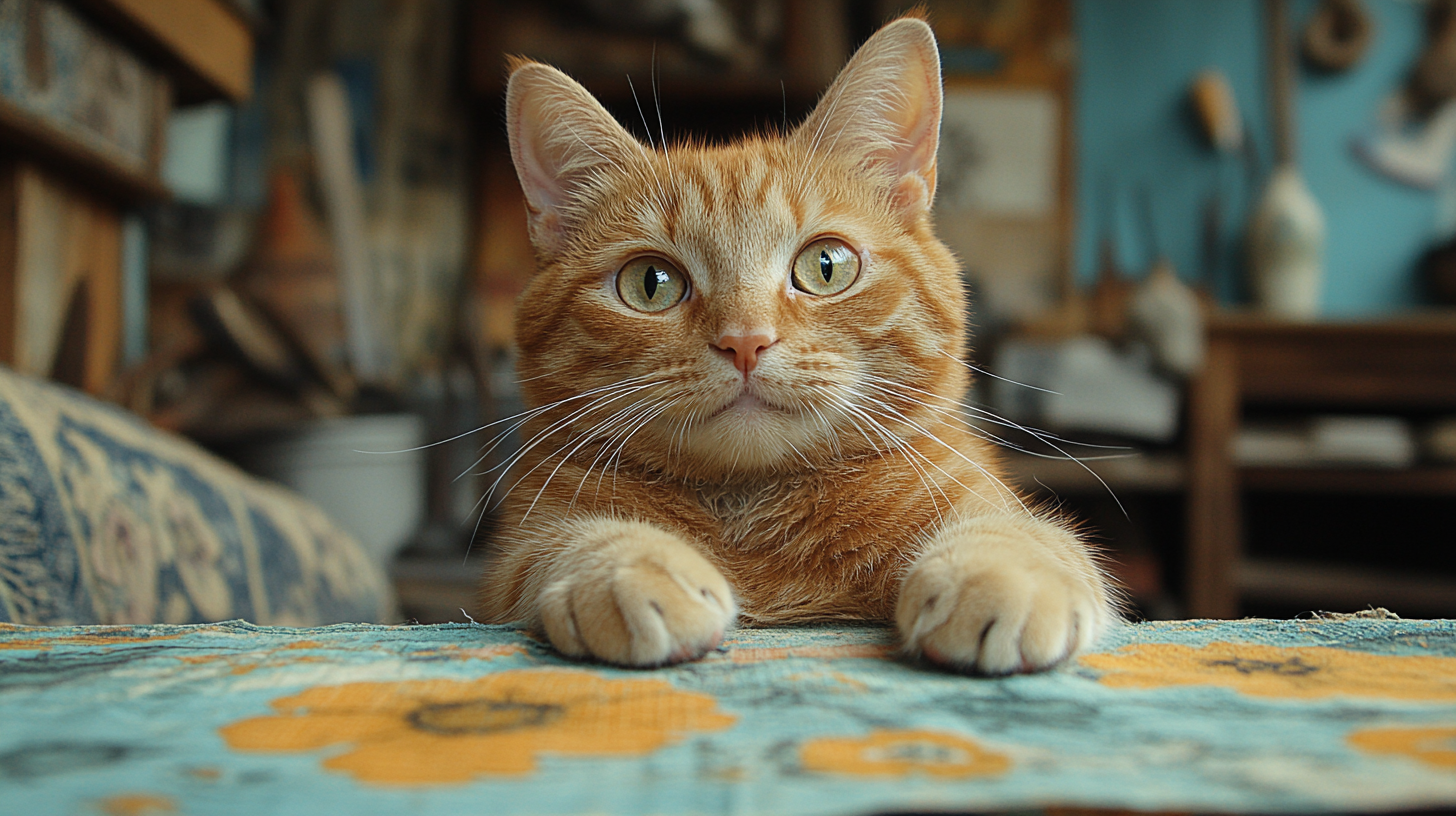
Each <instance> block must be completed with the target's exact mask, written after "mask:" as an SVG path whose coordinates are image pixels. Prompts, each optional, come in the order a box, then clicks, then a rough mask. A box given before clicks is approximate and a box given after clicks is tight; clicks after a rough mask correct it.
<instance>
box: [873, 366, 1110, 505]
mask: <svg viewBox="0 0 1456 816" xmlns="http://www.w3.org/2000/svg"><path fill="white" fill-rule="evenodd" d="M873 379H876V380H882V381H883V382H887V383H890V384H892V385H896V386H897V387H901V388H908V389H910V390H912V391H920V389H917V388H913V387H912V386H905V385H902V384H899V383H895V382H893V381H891V380H884V379H883V378H880V377H874V378H873ZM872 387H873V385H872ZM922 393H926V394H929V393H930V392H922ZM902 396H903V395H902ZM931 396H936V397H937V398H939V399H946V398H944V397H939V396H938V395H934V394H931ZM905 398H906V399H912V398H910V397H905ZM946 401H947V402H950V403H952V404H953V405H956V406H958V407H962V408H968V409H972V410H975V411H977V412H978V413H981V414H985V415H987V416H989V417H990V418H991V420H992V421H994V422H995V423H996V424H999V425H1004V426H1006V427H1010V428H1015V429H1017V430H1020V431H1022V432H1024V433H1026V434H1029V435H1030V436H1032V437H1034V438H1036V439H1037V440H1038V441H1040V442H1041V443H1042V444H1044V445H1046V446H1047V447H1049V448H1051V449H1052V450H1054V451H1056V452H1057V453H1059V454H1061V457H1060V458H1062V459H1065V460H1067V461H1071V462H1076V463H1077V464H1078V466H1080V467H1081V468H1082V469H1083V470H1085V471H1087V473H1088V474H1090V475H1091V476H1092V478H1094V479H1096V480H1097V482H1098V483H1099V484H1101V485H1102V487H1103V489H1104V490H1106V491H1107V495H1108V496H1109V497H1111V499H1112V501H1113V502H1114V503H1115V504H1116V505H1117V509H1118V510H1119V511H1121V512H1122V514H1123V516H1124V517H1129V516H1128V513H1127V508H1126V507H1124V506H1123V504H1122V499H1119V498H1118V497H1117V493H1116V492H1115V491H1114V490H1113V489H1112V486H1111V485H1109V484H1108V483H1107V481H1106V480H1105V479H1103V478H1102V476H1101V474H1099V473H1097V471H1095V470H1093V469H1092V468H1091V467H1089V466H1088V465H1087V462H1086V461H1084V460H1083V459H1081V458H1078V457H1076V456H1073V455H1072V454H1070V453H1068V452H1067V451H1066V450H1064V449H1063V448H1061V447H1060V446H1058V445H1057V444H1056V442H1060V441H1063V440H1061V439H1058V438H1057V437H1055V436H1053V435H1051V434H1047V433H1044V432H1041V431H1037V430H1035V429H1033V428H1028V427H1026V426H1024V425H1021V424H1020V423H1017V422H1012V421H1011V420H1008V419H1005V418H1003V417H999V416H996V415H995V414H993V413H991V412H990V411H986V410H985V409H980V408H975V407H974V406H970V405H966V404H965V403H961V402H956V401H954V400H948V399H947V400H946ZM922 404H923V403H922ZM926 407H930V406H926ZM962 422H964V420H962ZM966 424H967V425H969V423H966ZM990 436H991V438H992V439H994V440H996V441H998V442H999V441H1000V440H999V438H997V437H995V436H994V434H992V435H990ZM982 438H983V439H984V438H986V437H985V436H983V437H982ZM1053 440H1055V441H1053ZM1074 444H1075V443H1074ZM1008 447H1014V446H1009V445H1008ZM1096 447H1105V446H1096ZM1028 453H1030V451H1028ZM1047 458H1056V457H1047ZM967 461H969V460H967ZM1088 461H1090V460H1088Z"/></svg>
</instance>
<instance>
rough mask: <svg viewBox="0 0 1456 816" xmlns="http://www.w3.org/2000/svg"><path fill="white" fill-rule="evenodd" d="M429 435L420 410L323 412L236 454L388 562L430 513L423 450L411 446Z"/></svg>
mask: <svg viewBox="0 0 1456 816" xmlns="http://www.w3.org/2000/svg"><path fill="white" fill-rule="evenodd" d="M424 436H425V423H424V420H423V419H421V418H420V417H418V416H416V415H414V414H376V415H367V416H351V417H339V418H336V419H320V420H314V421H311V422H307V423H304V424H301V425H298V426H295V427H294V428H292V429H290V430H288V431H286V432H283V433H280V434H278V435H276V436H270V437H269V438H267V439H266V440H263V441H260V442H258V443H256V444H252V445H249V446H247V448H245V449H244V450H242V451H239V453H238V460H239V464H241V465H242V466H243V467H244V468H246V469H247V470H250V471H252V472H253V473H256V474H258V475H259V476H262V477H263V478H265V479H272V480H273V481H276V482H279V483H281V484H283V485H285V486H287V487H289V488H292V489H293V490H295V491H297V492H298V493H300V494H302V495H303V496H304V497H305V498H307V499H308V500H309V501H312V502H313V503H314V504H317V505H318V506H319V507H320V508H322V509H323V511H324V512H325V513H328V515H329V517H330V518H332V519H333V520H334V521H336V522H338V524H339V526H340V527H342V528H344V529H345V530H346V531H348V532H349V533H350V534H352V535H353V536H354V537H355V538H357V539H358V540H359V543H360V544H362V545H363V547H364V549H365V550H366V551H368V552H369V554H370V555H372V556H373V557H374V558H375V559H376V560H377V561H378V562H379V563H380V564H381V565H387V564H388V563H389V560H390V559H391V558H393V557H394V554H395V553H396V552H398V551H399V549H400V548H401V547H403V546H404V545H405V544H407V543H408V542H409V540H410V538H411V537H412V536H414V534H415V532H416V531H417V530H418V529H419V526H420V522H421V520H422V519H423V518H424V514H425V455H424V451H421V450H411V449H412V448H418V447H419V446H420V445H422V444H424ZM360 451H363V452H360Z"/></svg>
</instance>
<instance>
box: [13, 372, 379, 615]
mask: <svg viewBox="0 0 1456 816" xmlns="http://www.w3.org/2000/svg"><path fill="white" fill-rule="evenodd" d="M395 616H396V612H395V606H394V598H393V594H392V592H391V590H390V588H389V584H388V582H387V581H386V579H385V576H384V574H383V572H382V571H381V569H380V568H379V567H378V566H377V565H376V564H375V563H374V562H373V561H371V560H370V559H369V558H368V557H367V556H366V555H365V554H364V552H363V551H362V550H361V549H360V547H359V545H358V544H357V543H355V541H354V540H353V539H352V538H350V537H349V536H348V535H347V534H345V533H344V532H343V531H341V530H340V529H339V528H338V526H336V525H335V524H334V523H333V522H332V521H330V520H329V519H328V518H327V517H325V516H324V515H323V513H322V512H320V511H319V510H318V509H317V508H316V507H314V506H312V505H311V504H309V503H308V502H306V501H304V500H303V499H300V498H299V497H297V496H295V495H293V494H292V493H289V492H288V491H287V490H285V489H283V488H281V487H278V486H276V485H271V484H268V483H265V482H262V481H259V480H257V479H255V478H253V477H251V476H248V475H246V474H244V473H243V472H242V471H240V470H238V469H237V468H235V467H233V466H232V465H230V464H228V463H226V462H224V461H222V460H220V459H218V458H217V457H215V456H213V455H211V454H209V453H207V452H206V451H203V450H201V449H200V448H198V447H197V446H195V445H193V444H191V443H190V442H187V441H185V440H182V439H180V438H178V437H175V436H172V435H169V434H166V433H163V432H161V431H158V430H156V429H155V428H152V427H150V426H148V425H147V424H146V423H145V422H143V421H141V420H140V419H138V418H137V417H135V416H132V415H131V414H128V413H126V412H124V411H122V410H121V409H119V408H117V407H115V406H112V405H107V404H104V403H101V402H98V401H96V400H93V399H90V398H88V397H86V396H84V395H82V394H78V393H76V392H74V391H70V390H68V389H65V388H61V387H59V386H56V385H54V384H50V383H43V382H38V381H36V380H32V379H30V378H27V377H23V376H20V375H18V374H16V373H14V372H12V371H10V370H8V369H5V368H0V621H9V622H13V623H22V624H76V623H201V622H208V621H218V620H227V619H232V618H242V619H246V620H249V621H253V622H255V623H260V624H276V625H292V626H311V625H317V624H324V623H334V622H340V621H361V622H369V621H376V622H389V621H392V620H394V619H395Z"/></svg>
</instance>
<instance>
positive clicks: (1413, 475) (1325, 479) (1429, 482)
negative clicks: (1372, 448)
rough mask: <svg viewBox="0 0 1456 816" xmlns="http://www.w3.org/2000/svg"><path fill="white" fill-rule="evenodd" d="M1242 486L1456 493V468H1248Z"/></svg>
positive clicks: (1276, 489)
mask: <svg viewBox="0 0 1456 816" xmlns="http://www.w3.org/2000/svg"><path fill="white" fill-rule="evenodd" d="M1239 476H1240V481H1241V483H1242V485H1243V487H1245V488H1247V489H1249V490H1260V491H1264V492H1267V493H1346V494H1364V495H1380V496H1456V467H1416V468H1323V467H1308V468H1297V467H1246V468H1241V469H1240V470H1239Z"/></svg>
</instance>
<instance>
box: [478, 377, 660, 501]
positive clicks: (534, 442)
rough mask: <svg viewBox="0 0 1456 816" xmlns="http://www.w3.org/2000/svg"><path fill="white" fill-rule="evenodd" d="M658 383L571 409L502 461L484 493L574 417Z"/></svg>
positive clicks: (492, 488)
mask: <svg viewBox="0 0 1456 816" xmlns="http://www.w3.org/2000/svg"><path fill="white" fill-rule="evenodd" d="M658 385H661V383H659V382H653V383H647V384H645V385H635V386H632V387H630V388H627V389H624V390H623V391H621V392H619V393H617V392H614V393H609V394H607V395H604V396H602V397H599V398H598V399H596V400H593V401H592V403H591V404H589V405H587V406H585V407H582V408H578V409H576V410H575V411H573V412H572V413H571V414H569V415H568V416H566V417H564V418H562V419H559V420H557V421H556V422H553V423H552V424H551V425H550V426H548V427H547V428H545V429H544V430H542V431H541V432H539V433H537V434H536V435H535V436H533V437H532V438H531V441H530V442H529V443H527V444H525V445H522V446H521V448H520V450H517V451H516V452H515V453H513V454H512V455H511V456H510V457H509V458H508V459H507V460H506V461H505V462H503V463H502V464H501V465H500V470H501V473H500V475H499V476H497V477H496V480H495V481H494V482H493V483H492V484H491V486H490V490H488V491H487V492H486V495H487V496H493V495H494V494H495V491H496V489H497V488H498V487H499V486H500V483H501V481H502V480H503V479H504V478H505V477H506V474H508V473H510V469H511V467H514V466H515V464H516V463H518V462H520V461H521V460H522V459H524V458H525V456H526V455H527V454H529V453H530V452H531V451H532V450H534V449H535V448H536V447H537V446H539V445H540V444H541V443H542V442H544V441H545V440H546V439H548V438H550V437H551V436H552V435H554V434H555V433H556V432H558V431H559V430H562V429H564V428H566V427H567V426H569V425H570V424H571V423H572V422H574V421H576V419H578V418H580V417H582V416H585V415H587V414H588V413H590V412H591V411H593V410H597V409H598V408H600V407H604V406H606V405H609V404H611V403H612V402H615V401H617V400H619V399H622V398H623V397H626V396H630V395H631V394H634V393H637V392H638V391H641V390H644V389H647V388H652V387H655V386H658ZM568 444H570V443H568ZM558 452H559V449H558ZM554 455H555V454H553V456H554ZM548 461H550V457H546V458H543V459H542V460H541V461H540V462H538V463H536V465H535V466H533V467H532V468H531V469H530V470H528V471H526V472H525V473H524V474H522V475H521V476H520V478H518V479H517V480H516V481H515V483H514V484H512V485H511V487H510V488H509V489H507V490H506V491H505V493H504V494H502V496H501V500H502V501H504V498H505V496H506V495H509V494H510V492H511V490H514V489H515V487H516V486H517V485H519V484H520V483H521V481H522V480H524V479H525V478H526V477H528V476H530V475H531V474H532V473H534V472H536V470H537V469H539V468H540V467H541V466H542V465H544V464H545V463H546V462H548ZM497 506H499V504H497Z"/></svg>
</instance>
